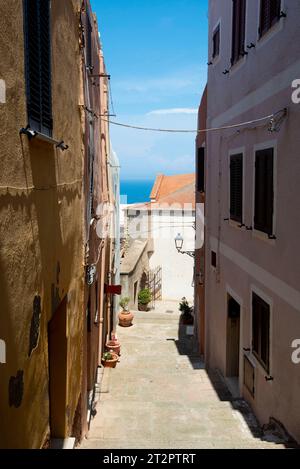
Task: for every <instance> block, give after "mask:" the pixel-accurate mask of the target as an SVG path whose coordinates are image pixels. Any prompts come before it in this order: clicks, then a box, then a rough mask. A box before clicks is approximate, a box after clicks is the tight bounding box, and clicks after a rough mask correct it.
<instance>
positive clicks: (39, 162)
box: [0, 0, 84, 448]
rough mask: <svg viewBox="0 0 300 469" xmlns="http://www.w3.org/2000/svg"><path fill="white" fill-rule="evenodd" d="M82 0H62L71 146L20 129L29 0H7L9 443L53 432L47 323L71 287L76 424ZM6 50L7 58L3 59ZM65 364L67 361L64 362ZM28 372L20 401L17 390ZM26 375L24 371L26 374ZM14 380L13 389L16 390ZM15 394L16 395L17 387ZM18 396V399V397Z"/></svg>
mask: <svg viewBox="0 0 300 469" xmlns="http://www.w3.org/2000/svg"><path fill="white" fill-rule="evenodd" d="M80 3H81V2H80V1H77V0H73V1H68V2H61V1H60V0H53V1H52V7H51V8H52V11H51V21H52V88H53V100H52V101H53V119H54V130H53V135H54V137H55V138H57V139H63V140H64V141H65V142H66V143H67V144H68V145H69V150H68V151H66V152H61V151H60V150H56V149H55V148H54V147H53V146H52V145H50V144H48V143H45V142H40V141H37V140H33V141H31V142H30V143H29V142H28V139H27V137H25V136H22V137H20V136H19V130H20V128H21V127H24V126H26V125H27V115H26V96H25V80H24V35H23V8H22V1H21V0H11V1H10V2H6V1H4V0H1V1H0V12H1V14H0V57H1V61H0V77H1V79H3V80H5V82H6V88H7V90H6V91H7V101H6V104H1V105H0V119H1V128H0V143H1V145H0V186H1V187H0V219H1V225H0V240H1V241H0V336H1V339H2V340H4V341H5V343H6V353H7V362H6V364H1V365H0V416H1V420H2V422H5V425H4V427H2V431H1V434H0V447H14V448H25V447H26V448H39V447H40V446H41V445H43V443H44V442H45V439H46V438H47V435H48V434H49V390H48V339H47V328H48V322H49V321H50V319H51V317H52V315H53V313H54V311H55V310H56V308H57V307H58V305H59V303H60V301H61V300H62V299H63V298H64V297H65V296H66V295H67V328H66V334H67V342H68V352H67V355H68V357H67V390H66V408H65V414H66V415H65V419H66V434H70V433H71V429H72V426H73V422H74V416H75V410H76V407H77V403H78V399H79V394H80V387H79V386H78V382H79V380H80V379H81V373H82V327H83V325H82V323H83V313H82V311H83V279H84V276H83V202H84V201H83V187H82V177H83V155H84V145H83V135H82V116H81V111H80V109H79V106H78V105H79V103H80V102H82V96H81V89H82V85H81V59H80V51H79V19H78V9H79V8H80ZM3 58H5V60H3ZM35 297H40V299H41V309H40V325H39V328H38V332H39V337H38V343H37V346H36V348H35V349H34V350H33V351H32V352H31V354H30V356H29V343H30V330H31V328H34V324H33V321H32V318H33V303H34V298H35ZM57 366H60V363H57ZM18 371H21V372H23V379H22V380H21V381H23V391H22V385H21V386H16V388H17V389H18V392H19V393H20V394H21V395H20V396H19V397H20V402H18V403H17V404H19V405H17V406H15V405H14V404H12V405H10V402H9V399H10V397H11V395H12V388H13V386H14V383H15V384H16V380H14V379H13V378H12V377H16V376H17V373H18ZM19 376H20V375H19ZM9 382H11V390H10V392H9ZM11 398H12V397H11ZM15 403H16V402H15Z"/></svg>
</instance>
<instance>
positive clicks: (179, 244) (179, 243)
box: [175, 233, 195, 257]
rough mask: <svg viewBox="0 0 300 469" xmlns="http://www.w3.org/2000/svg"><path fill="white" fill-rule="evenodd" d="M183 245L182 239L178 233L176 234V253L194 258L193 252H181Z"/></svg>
mask: <svg viewBox="0 0 300 469" xmlns="http://www.w3.org/2000/svg"><path fill="white" fill-rule="evenodd" d="M183 243H184V240H183V237H182V236H181V234H180V233H178V235H177V236H176V238H175V247H176V249H177V252H179V253H180V254H187V255H188V256H190V257H195V251H183V250H182V248H183Z"/></svg>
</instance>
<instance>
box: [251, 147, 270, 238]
mask: <svg viewBox="0 0 300 469" xmlns="http://www.w3.org/2000/svg"><path fill="white" fill-rule="evenodd" d="M273 178H274V150H273V148H269V149H266V150H260V151H258V152H256V158H255V214H254V228H255V229H256V230H259V231H262V232H263V233H267V234H269V235H272V234H273V212H274V182H273Z"/></svg>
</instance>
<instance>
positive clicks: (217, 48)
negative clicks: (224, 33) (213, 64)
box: [212, 25, 220, 59]
mask: <svg viewBox="0 0 300 469" xmlns="http://www.w3.org/2000/svg"><path fill="white" fill-rule="evenodd" d="M219 54H220V25H219V26H218V27H217V29H216V30H215V32H214V35H213V54H212V56H213V59H214V58H215V57H217V56H218V55H219Z"/></svg>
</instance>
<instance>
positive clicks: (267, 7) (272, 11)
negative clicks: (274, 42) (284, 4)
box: [259, 0, 281, 36]
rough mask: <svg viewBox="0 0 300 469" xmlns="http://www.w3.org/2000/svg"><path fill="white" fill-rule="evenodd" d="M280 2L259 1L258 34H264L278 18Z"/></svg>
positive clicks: (273, 0)
mask: <svg viewBox="0 0 300 469" xmlns="http://www.w3.org/2000/svg"><path fill="white" fill-rule="evenodd" d="M280 10H281V0H261V10H260V27H259V34H260V36H262V35H263V34H265V33H266V32H267V31H268V30H269V29H270V28H271V27H272V26H273V25H274V24H275V23H276V22H277V21H278V20H279V18H280Z"/></svg>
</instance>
